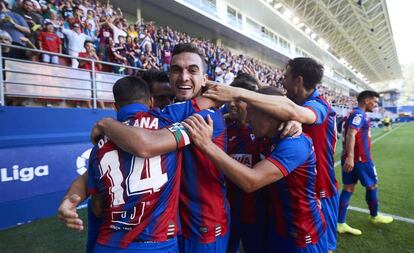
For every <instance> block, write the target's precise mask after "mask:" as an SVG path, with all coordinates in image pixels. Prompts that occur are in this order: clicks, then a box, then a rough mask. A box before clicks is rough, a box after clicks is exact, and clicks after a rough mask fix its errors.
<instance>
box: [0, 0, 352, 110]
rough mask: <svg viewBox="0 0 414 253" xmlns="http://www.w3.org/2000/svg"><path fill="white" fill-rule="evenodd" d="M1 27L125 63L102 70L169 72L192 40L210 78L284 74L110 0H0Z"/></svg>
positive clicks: (331, 95)
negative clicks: (180, 47) (133, 15)
mask: <svg viewBox="0 0 414 253" xmlns="http://www.w3.org/2000/svg"><path fill="white" fill-rule="evenodd" d="M0 29H1V30H2V31H1V32H0V40H1V41H4V38H3V37H7V38H6V40H7V39H8V40H10V41H9V42H11V43H12V44H14V45H18V46H24V47H31V48H37V49H41V50H44V51H47V52H53V53H64V54H67V55H70V56H76V57H83V58H89V59H93V60H100V61H105V62H111V63H115V64H119V65H122V67H121V66H111V65H105V64H103V65H101V64H95V70H99V71H108V72H115V73H119V74H135V73H136V70H134V69H131V68H128V67H127V66H129V67H135V68H139V69H145V70H148V69H157V70H163V71H166V72H167V71H169V67H170V62H171V54H172V49H173V47H174V45H176V44H177V43H183V42H191V43H195V44H197V45H198V46H199V47H201V48H203V49H204V50H205V55H206V59H205V60H206V62H207V66H208V68H207V75H208V77H209V78H210V79H211V80H215V81H219V82H223V83H226V84H230V83H231V82H232V81H233V79H234V77H235V76H236V75H237V74H238V73H239V71H244V70H245V69H248V70H249V71H250V72H251V74H254V75H255V76H256V78H257V79H258V80H259V81H260V82H261V83H262V84H263V85H270V86H276V87H280V88H281V82H280V80H281V79H282V78H283V71H282V69H280V68H276V67H274V66H270V65H268V64H265V63H263V62H260V61H258V60H257V59H253V58H249V57H246V55H243V54H234V53H232V52H231V51H230V50H228V49H226V48H224V47H222V46H218V45H216V44H214V43H212V42H209V41H207V40H204V39H198V38H194V37H191V36H189V35H188V34H187V33H185V32H179V31H176V30H173V29H171V28H170V27H168V26H167V27H161V26H158V27H156V26H155V25H154V23H153V22H145V23H144V22H141V21H140V20H138V21H137V22H135V23H130V22H128V20H127V19H126V18H125V17H124V16H123V13H122V11H121V10H120V9H119V8H118V9H115V8H114V7H113V6H112V5H111V4H110V3H109V1H99V0H16V1H15V2H14V4H13V6H9V5H8V1H5V0H0ZM7 34H9V36H7ZM3 35H4V36H3ZM18 52H19V50H14V51H13V53H12V54H11V53H9V55H8V56H11V57H16V58H26V59H27V58H29V59H31V60H38V61H42V62H45V63H52V64H64V60H62V59H60V58H61V57H58V56H55V55H51V54H50V55H49V54H46V53H44V54H42V55H38V54H35V53H28V52H23V53H22V52H20V53H18ZM10 54H11V55H10ZM13 54H15V55H13ZM62 62H63V63H62ZM67 64H68V65H70V66H72V67H73V68H84V69H92V66H91V64H90V62H86V61H84V62H82V61H81V62H79V61H78V60H77V59H75V58H72V59H71V62H69V63H67ZM123 66H125V67H123ZM319 90H320V92H321V94H323V95H324V96H325V97H326V98H327V99H328V100H329V101H330V102H332V103H333V104H337V105H346V106H347V107H348V106H349V107H350V106H352V105H353V104H354V103H355V99H354V98H351V97H348V96H345V95H342V94H340V93H338V92H335V91H334V90H331V89H329V88H327V87H326V86H323V85H320V86H319Z"/></svg>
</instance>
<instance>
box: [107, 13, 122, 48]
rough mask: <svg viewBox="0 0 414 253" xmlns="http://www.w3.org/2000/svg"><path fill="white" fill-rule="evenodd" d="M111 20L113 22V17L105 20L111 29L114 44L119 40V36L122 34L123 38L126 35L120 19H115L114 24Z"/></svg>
mask: <svg viewBox="0 0 414 253" xmlns="http://www.w3.org/2000/svg"><path fill="white" fill-rule="evenodd" d="M113 22H114V19H113V18H112V19H107V20H106V23H107V24H108V26H109V27H110V28H111V29H112V32H113V38H114V42H115V44H117V43H119V40H118V38H119V36H123V37H124V38H125V37H126V36H127V33H126V32H125V31H124V30H123V26H122V22H121V21H116V23H115V25H114V24H113Z"/></svg>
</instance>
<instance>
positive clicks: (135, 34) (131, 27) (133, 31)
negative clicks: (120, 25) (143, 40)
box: [127, 24, 138, 41]
mask: <svg viewBox="0 0 414 253" xmlns="http://www.w3.org/2000/svg"><path fill="white" fill-rule="evenodd" d="M127 34H128V36H130V37H131V38H132V41H133V40H134V39H135V38H138V31H137V30H136V29H135V25H133V24H130V25H129V26H128V29H127Z"/></svg>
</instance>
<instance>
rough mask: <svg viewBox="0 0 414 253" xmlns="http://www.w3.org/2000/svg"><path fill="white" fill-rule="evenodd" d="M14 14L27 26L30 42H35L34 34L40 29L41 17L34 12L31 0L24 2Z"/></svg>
mask: <svg viewBox="0 0 414 253" xmlns="http://www.w3.org/2000/svg"><path fill="white" fill-rule="evenodd" d="M16 13H18V14H20V15H21V16H22V17H23V18H24V19H25V21H26V23H27V24H28V25H29V27H30V29H31V31H32V34H31V36H29V38H30V40H31V41H32V42H33V43H34V42H35V36H34V35H35V33H36V32H37V31H38V30H39V29H41V28H42V24H43V17H42V16H41V15H39V14H38V13H37V12H36V9H35V6H34V3H33V2H32V1H31V0H24V1H23V2H22V4H21V6H20V7H19V8H17V9H16Z"/></svg>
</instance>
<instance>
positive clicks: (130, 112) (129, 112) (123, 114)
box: [116, 103, 148, 121]
mask: <svg viewBox="0 0 414 253" xmlns="http://www.w3.org/2000/svg"><path fill="white" fill-rule="evenodd" d="M147 111H148V106H146V105H144V104H138V103H133V104H129V105H126V106H123V107H121V109H120V110H119V111H118V112H117V114H116V118H117V120H118V121H125V120H127V119H129V118H131V117H132V116H134V115H135V114H136V113H137V112H147Z"/></svg>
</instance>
